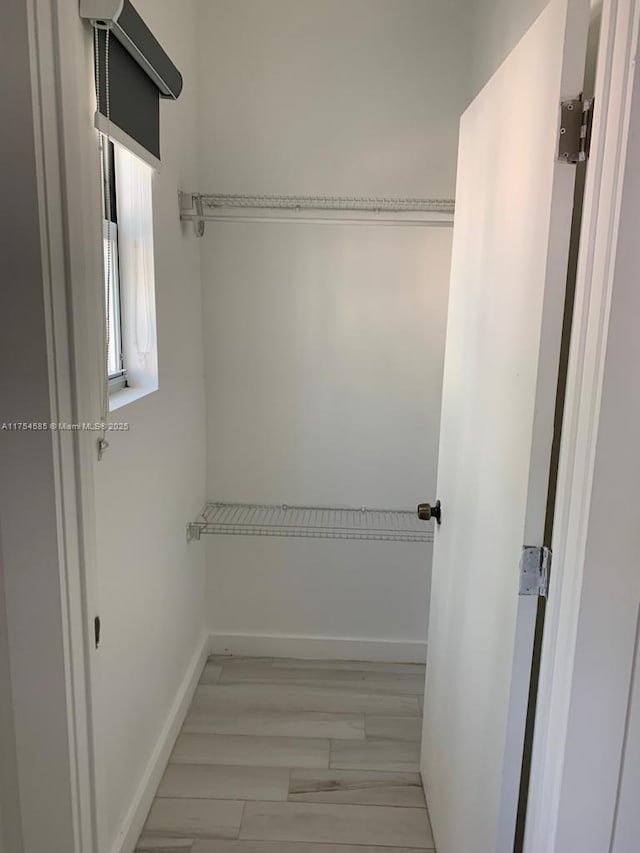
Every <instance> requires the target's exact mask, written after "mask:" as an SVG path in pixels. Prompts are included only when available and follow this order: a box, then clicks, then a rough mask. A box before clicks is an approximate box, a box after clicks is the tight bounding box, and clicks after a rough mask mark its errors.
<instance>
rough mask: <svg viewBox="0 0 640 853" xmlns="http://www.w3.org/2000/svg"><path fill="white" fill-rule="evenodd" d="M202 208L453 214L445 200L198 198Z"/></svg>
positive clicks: (450, 203) (449, 201)
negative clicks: (200, 200)
mask: <svg viewBox="0 0 640 853" xmlns="http://www.w3.org/2000/svg"><path fill="white" fill-rule="evenodd" d="M200 198H201V199H202V203H203V205H204V206H205V207H212V208H221V207H227V208H242V209H246V208H251V209H254V210H335V211H369V212H372V213H375V212H385V213H453V212H454V209H455V201H454V200H453V199H448V198H373V197H356V196H295V195H232V194H230V193H217V194H206V193H203V194H201V195H200Z"/></svg>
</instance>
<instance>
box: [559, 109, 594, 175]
mask: <svg viewBox="0 0 640 853" xmlns="http://www.w3.org/2000/svg"><path fill="white" fill-rule="evenodd" d="M593 101H594V99H593V98H590V99H588V100H584V101H583V100H582V98H574V99H573V100H569V101H561V102H560V141H559V143H558V160H560V162H561V163H584V161H585V160H588V159H589V150H590V148H591V128H592V126H593Z"/></svg>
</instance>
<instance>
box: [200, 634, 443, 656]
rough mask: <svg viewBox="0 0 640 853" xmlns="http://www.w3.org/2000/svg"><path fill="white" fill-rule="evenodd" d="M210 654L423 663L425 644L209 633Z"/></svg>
mask: <svg viewBox="0 0 640 853" xmlns="http://www.w3.org/2000/svg"><path fill="white" fill-rule="evenodd" d="M209 653H210V654H215V655H225V654H227V655H239V656H245V657H283V658H302V659H306V660H366V661H380V662H383V663H424V662H425V660H426V658H427V644H426V642H422V641H420V640H374V639H354V638H351V637H305V636H295V635H283V636H278V635H273V634H272V635H266V636H261V635H259V634H210V636H209Z"/></svg>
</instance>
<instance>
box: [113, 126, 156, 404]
mask: <svg viewBox="0 0 640 853" xmlns="http://www.w3.org/2000/svg"><path fill="white" fill-rule="evenodd" d="M101 140H102V141H101V152H102V162H103V194H102V195H103V210H104V215H103V219H104V222H103V253H104V288H105V302H104V304H105V334H106V340H107V343H108V346H107V373H108V383H109V409H110V410H114V409H117V408H120V407H121V406H123V405H126V404H127V403H129V402H132V401H133V400H135V399H138V398H139V397H142V396H144V395H145V394H149V393H151V392H152V391H155V390H157V388H158V370H157V351H156V317H155V280H154V279H155V273H154V257H153V206H152V179H153V170H152V169H151V168H150V167H149V166H148V165H147V164H146V163H144V162H143V161H142V160H140V159H139V158H138V157H136V156H135V155H134V154H132V153H131V152H130V151H128V150H127V149H126V148H124V147H123V146H121V145H119V144H117V143H114V142H113V141H111V140H108V139H107V138H106V137H104V136H103V137H101Z"/></svg>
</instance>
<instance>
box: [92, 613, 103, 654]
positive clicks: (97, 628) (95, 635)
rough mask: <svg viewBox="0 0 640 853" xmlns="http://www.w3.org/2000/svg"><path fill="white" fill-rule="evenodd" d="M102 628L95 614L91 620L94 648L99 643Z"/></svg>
mask: <svg viewBox="0 0 640 853" xmlns="http://www.w3.org/2000/svg"><path fill="white" fill-rule="evenodd" d="M101 630H102V623H101V622H100V617H99V616H96V618H95V619H94V620H93V639H94V642H95V647H96V649H97V648H98V646H99V645H100V632H101Z"/></svg>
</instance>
